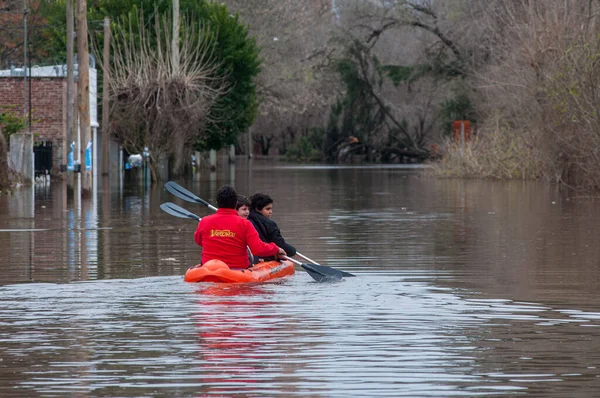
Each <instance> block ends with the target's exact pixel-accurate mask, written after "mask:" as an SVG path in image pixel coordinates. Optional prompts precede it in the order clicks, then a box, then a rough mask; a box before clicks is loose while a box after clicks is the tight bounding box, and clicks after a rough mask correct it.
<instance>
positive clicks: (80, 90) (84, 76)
mask: <svg viewBox="0 0 600 398" xmlns="http://www.w3.org/2000/svg"><path fill="white" fill-rule="evenodd" d="M77 66H78V71H79V74H78V79H77V104H78V110H79V112H78V113H79V130H80V134H81V145H80V148H79V153H80V161H81V189H82V192H85V191H87V192H89V191H91V189H92V171H91V170H88V169H87V162H86V156H85V152H86V149H87V145H88V143H89V142H90V138H91V131H90V58H89V47H88V29H87V4H86V0H77Z"/></svg>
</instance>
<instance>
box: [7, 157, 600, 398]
mask: <svg viewBox="0 0 600 398" xmlns="http://www.w3.org/2000/svg"><path fill="white" fill-rule="evenodd" d="M422 173H423V171H422V170H419V169H414V168H402V167H341V168H334V167H326V166H323V167H318V166H293V165H288V164H276V165H273V164H268V163H261V162H255V163H254V164H253V167H252V168H251V169H250V168H248V167H247V165H246V163H245V162H243V161H241V162H238V164H237V165H236V167H235V170H234V169H229V168H227V167H224V168H223V169H222V170H220V171H219V172H218V173H215V174H213V175H210V174H209V173H206V174H203V175H201V176H200V177H199V178H197V179H196V180H192V179H189V180H184V179H178V180H177V182H179V183H180V184H181V185H183V186H184V187H186V188H188V189H189V190H191V191H192V192H194V193H196V194H197V195H198V196H200V197H201V198H203V199H205V200H207V201H209V202H211V203H213V204H215V203H216V200H215V196H216V191H217V189H218V188H219V187H220V186H221V185H223V184H225V183H232V184H233V185H234V186H235V187H236V189H237V190H238V192H239V193H240V194H246V195H250V194H252V193H254V192H259V191H260V192H265V193H269V194H270V195H271V196H272V197H273V198H274V199H275V205H274V212H273V219H274V220H275V221H277V223H278V225H279V227H280V228H281V230H282V233H283V235H284V236H285V238H286V240H288V241H289V242H290V243H292V244H293V245H294V246H296V248H298V250H299V251H300V252H301V253H303V254H305V255H307V256H308V257H310V258H312V259H315V260H317V261H319V262H321V263H322V264H325V265H330V266H332V267H334V268H336V269H340V270H344V271H349V272H352V273H354V274H356V277H355V278H347V279H345V280H344V281H342V282H340V283H333V284H319V283H315V282H314V281H313V279H311V278H310V276H309V275H308V274H306V273H305V272H304V271H302V269H301V268H299V267H297V269H296V274H295V275H294V276H292V277H291V278H288V279H286V280H284V281H281V282H278V283H263V284H246V285H216V284H188V283H184V282H183V274H184V273H185V271H186V270H187V268H188V267H189V266H192V265H194V264H196V263H198V262H199V259H200V248H199V247H197V246H196V245H195V243H194V240H193V233H194V230H195V227H196V222H194V221H192V220H184V219H180V218H175V217H173V216H170V215H168V214H166V213H164V212H162V211H161V210H160V209H159V206H160V204H161V203H163V202H167V201H172V202H174V203H176V204H179V205H181V206H183V207H185V208H187V209H188V210H190V211H192V212H194V213H196V214H198V215H199V216H206V215H209V214H211V212H210V210H208V209H207V208H206V207H203V206H200V205H195V204H192V203H187V202H183V201H181V200H179V199H177V198H176V197H174V196H173V195H171V194H169V193H168V192H166V191H165V190H164V189H163V185H162V184H160V186H156V187H153V188H151V189H150V188H145V187H144V186H142V185H140V184H139V183H133V182H128V181H123V182H119V181H113V182H112V183H111V184H110V185H108V186H102V184H101V183H99V185H100V186H99V192H98V194H97V195H96V196H94V197H92V198H88V199H84V200H82V201H81V202H78V201H74V200H73V198H72V195H68V194H67V190H66V187H65V185H64V184H63V183H61V182H58V181H53V182H52V183H51V184H50V185H46V186H36V187H35V188H33V189H31V188H29V189H20V190H19V191H17V192H16V193H15V194H13V195H11V196H0V264H1V268H0V269H1V270H2V273H1V274H0V396H2V397H12V396H15V397H18V396H27V397H65V396H73V397H142V396H143V397H149V396H152V397H162V396H164V397H188V396H189V397H192V396H194V397H195V396H211V395H214V396H239V397H270V396H282V397H286V396H300V397H304V396H311V397H347V396H356V397H367V396H382V397H454V396H461V397H464V396H467V397H470V396H494V397H497V396H505V395H507V396H508V395H511V396H512V395H517V396H527V397H556V398H558V397H561V398H562V397H567V396H568V397H594V396H599V395H600V371H599V369H598V368H599V367H600V295H598V291H599V290H600V245H598V242H597V240H598V239H597V237H598V236H600V199H598V198H592V197H585V196H577V195H574V194H570V193H561V192H559V191H558V190H556V188H555V187H552V186H549V185H546V184H543V183H537V182H508V183H498V182H489V181H469V180H435V179H430V178H425V177H423V176H422Z"/></svg>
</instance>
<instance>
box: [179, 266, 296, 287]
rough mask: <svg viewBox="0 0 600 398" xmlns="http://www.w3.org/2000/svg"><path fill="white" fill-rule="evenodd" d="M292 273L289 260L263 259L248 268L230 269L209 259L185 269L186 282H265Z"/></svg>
mask: <svg viewBox="0 0 600 398" xmlns="http://www.w3.org/2000/svg"><path fill="white" fill-rule="evenodd" d="M293 274H294V264H293V263H292V262H291V261H287V260H284V261H281V262H280V261H265V262H261V263H258V264H255V265H254V266H253V267H252V268H248V269H231V268H229V266H227V264H225V263H224V262H223V261H221V260H210V261H207V262H206V263H205V264H202V265H200V264H199V265H196V266H195V267H192V268H190V269H188V270H187V272H186V273H185V277H184V278H183V280H184V281H186V282H217V283H246V282H266V281H270V280H272V279H278V278H283V277H285V276H289V275H293Z"/></svg>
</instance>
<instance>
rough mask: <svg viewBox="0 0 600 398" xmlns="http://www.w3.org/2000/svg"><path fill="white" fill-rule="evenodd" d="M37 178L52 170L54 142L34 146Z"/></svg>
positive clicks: (44, 142) (41, 142) (40, 142)
mask: <svg viewBox="0 0 600 398" xmlns="http://www.w3.org/2000/svg"><path fill="white" fill-rule="evenodd" d="M33 156H34V167H35V176H36V177H37V176H39V175H40V174H46V173H48V174H49V173H50V172H51V170H52V141H39V142H36V143H35V144H34V145H33Z"/></svg>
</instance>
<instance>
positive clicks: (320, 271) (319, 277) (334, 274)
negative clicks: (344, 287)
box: [301, 264, 354, 282]
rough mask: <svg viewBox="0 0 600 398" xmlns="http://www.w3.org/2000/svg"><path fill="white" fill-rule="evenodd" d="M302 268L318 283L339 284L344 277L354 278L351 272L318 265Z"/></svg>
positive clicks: (306, 265)
mask: <svg viewBox="0 0 600 398" xmlns="http://www.w3.org/2000/svg"><path fill="white" fill-rule="evenodd" d="M301 267H302V268H304V270H305V271H306V272H308V274H309V275H310V276H311V277H312V278H313V279H314V280H315V281H317V282H339V281H341V280H342V278H343V277H344V276H354V275H353V274H351V273H349V272H344V271H339V270H337V269H334V268H330V267H324V266H322V265H317V264H301Z"/></svg>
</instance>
